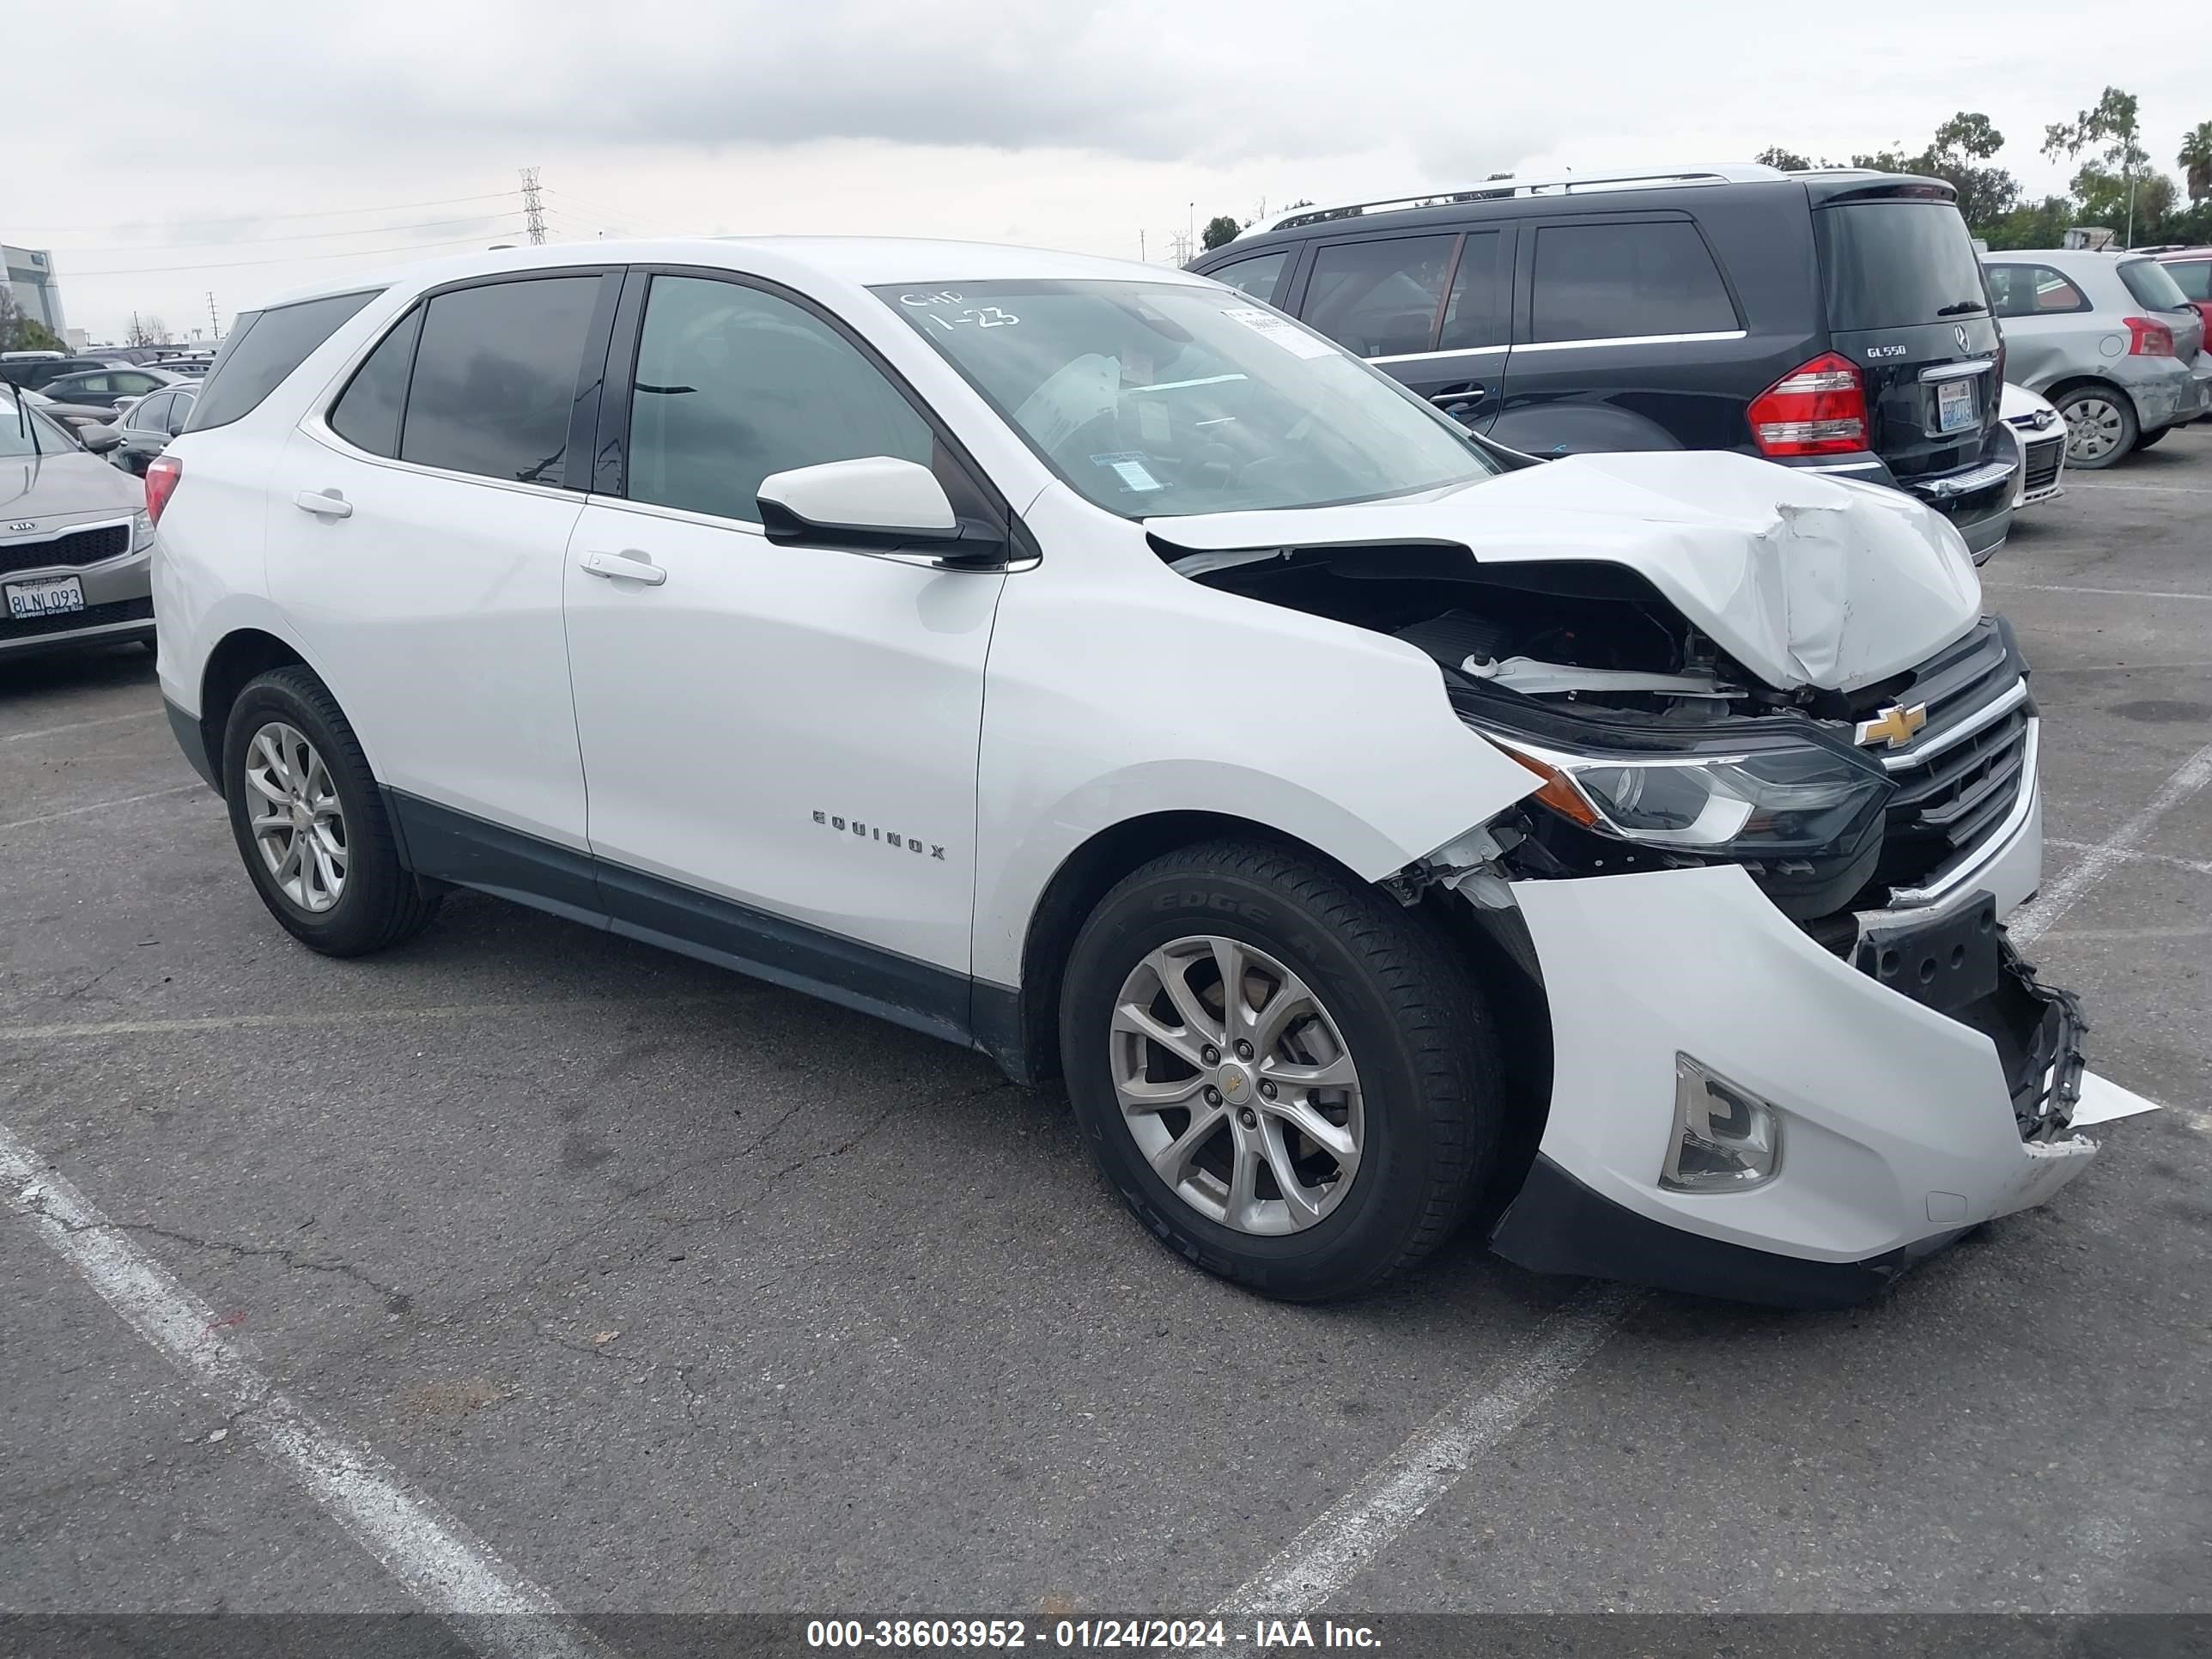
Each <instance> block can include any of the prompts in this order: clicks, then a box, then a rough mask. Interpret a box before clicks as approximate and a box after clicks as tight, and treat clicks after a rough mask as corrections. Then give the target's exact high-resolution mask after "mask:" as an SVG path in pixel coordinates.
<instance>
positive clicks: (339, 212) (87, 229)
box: [9, 190, 514, 246]
mask: <svg viewBox="0 0 2212 1659" xmlns="http://www.w3.org/2000/svg"><path fill="white" fill-rule="evenodd" d="M513 194H514V192H513V191H511V190H495V191H489V192H487V193H486V194H484V195H482V196H447V197H441V198H440V199H439V200H437V201H435V202H387V203H386V204H384V205H383V206H382V207H357V208H313V209H310V210H308V211H307V212H304V213H252V214H241V215H240V217H241V218H250V219H264V220H281V219H336V218H339V217H342V216H344V215H346V214H349V213H398V212H401V211H403V210H405V209H408V208H426V207H453V206H454V205H455V204H459V203H461V202H495V201H500V200H501V199H503V198H505V197H509V196H512V195H513ZM137 223H143V221H139V222H137ZM9 228H10V229H15V230H20V229H22V228H23V227H21V226H19V225H13V224H11V225H10V226H9ZM29 228H30V229H31V230H33V231H35V232H36V233H37V234H40V235H41V236H47V235H52V234H54V233H55V232H57V231H58V232H60V233H61V234H64V235H65V236H82V235H88V234H91V233H93V232H94V231H101V230H131V229H135V228H137V225H136V223H125V224H110V225H33V226H30V227H29ZM333 234H335V233H333ZM186 246H189V244H187V245H186Z"/></svg>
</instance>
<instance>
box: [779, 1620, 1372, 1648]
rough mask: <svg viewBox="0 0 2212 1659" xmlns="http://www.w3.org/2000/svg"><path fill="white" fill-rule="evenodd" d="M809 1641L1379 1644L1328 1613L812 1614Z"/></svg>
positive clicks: (826, 1644) (838, 1644) (879, 1644)
mask: <svg viewBox="0 0 2212 1659" xmlns="http://www.w3.org/2000/svg"><path fill="white" fill-rule="evenodd" d="M806 1645H807V1646H808V1647H810V1648H819V1649H833V1650H834V1649H838V1648H855V1649H858V1648H878V1649H882V1648H890V1649H894V1650H896V1649H906V1650H949V1649H957V1648H981V1649H985V1650H1001V1651H1006V1650H1013V1649H1018V1648H1026V1647H1031V1646H1035V1647H1040V1648H1079V1649H1085V1650H1090V1649H1100V1650H1103V1649H1109V1648H1113V1649H1123V1650H1128V1649H1135V1650H1193V1649H1222V1648H1229V1647H1241V1648H1246V1649H1249V1650H1256V1651H1260V1652H1267V1651H1272V1650H1283V1649H1291V1648H1338V1649H1342V1648H1364V1649H1373V1648H1376V1647H1377V1646H1379V1645H1380V1643H1379V1642H1378V1641H1377V1639H1376V1633H1375V1632H1374V1630H1373V1628H1372V1627H1371V1626H1366V1625H1353V1624H1339V1623H1337V1622H1336V1621H1335V1620H1326V1619H1324V1620H1317V1621H1316V1620H1306V1619H1288V1620H1285V1619H1255V1620H1253V1621H1252V1623H1251V1625H1250V1626H1249V1628H1247V1627H1243V1626H1232V1625H1231V1624H1230V1623H1229V1622H1228V1621H1227V1620H1221V1619H1060V1620H1054V1621H1053V1622H1052V1623H1051V1624H1049V1625H1048V1624H1045V1623H1043V1622H1042V1621H1040V1622H1038V1623H1036V1624H1035V1625H1032V1624H1030V1621H1029V1620H1025V1619H877V1620H860V1619H814V1620H808V1621H807V1625H806Z"/></svg>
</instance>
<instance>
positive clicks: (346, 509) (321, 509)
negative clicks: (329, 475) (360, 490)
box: [292, 489, 353, 519]
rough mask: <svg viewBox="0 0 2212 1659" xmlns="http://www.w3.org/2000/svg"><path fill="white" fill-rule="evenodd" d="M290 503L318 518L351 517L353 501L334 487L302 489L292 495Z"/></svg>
mask: <svg viewBox="0 0 2212 1659" xmlns="http://www.w3.org/2000/svg"><path fill="white" fill-rule="evenodd" d="M292 505H293V506H295V507H298V508H299V509H300V510H301V512H302V513H313V514H314V515H315V516H316V517H317V518H319V519H350V518H351V517H353V503H352V502H351V501H348V500H346V498H345V497H344V496H343V495H339V494H338V492H337V490H335V489H303V490H301V492H300V493H299V494H298V495H295V496H293V497H292Z"/></svg>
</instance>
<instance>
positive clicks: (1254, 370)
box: [875, 280, 1497, 519]
mask: <svg viewBox="0 0 2212 1659" xmlns="http://www.w3.org/2000/svg"><path fill="white" fill-rule="evenodd" d="M875 293H876V295H878V297H879V298H880V299H881V300H882V301H883V302H884V304H885V305H887V306H889V307H890V308H891V310H892V311H894V312H895V313H897V314H898V315H899V316H901V317H902V318H904V319H906V322H907V325H908V327H910V328H912V329H913V330H914V331H915V332H916V333H918V334H920V335H921V337H922V338H924V339H925V340H927V341H928V342H929V343H930V344H931V345H932V346H933V347H934V348H935V349H937V350H938V351H939V353H940V354H942V355H943V356H944V357H945V359H946V360H947V361H948V362H951V364H952V366H953V367H954V368H957V369H958V370H959V371H960V373H961V374H962V375H963V376H964V377H965V378H966V379H967V380H968V381H969V383H970V384H971V385H972V386H975V389H976V390H977V392H980V393H981V395H982V396H983V397H984V398H985V399H987V401H988V402H989V403H990V404H992V405H993V406H994V408H995V409H996V410H998V412H999V413H1000V415H1001V416H1004V417H1005V419H1006V422H1007V424H1008V425H1010V426H1012V428H1013V429H1014V430H1015V431H1016V432H1017V433H1018V434H1019V435H1020V436H1021V438H1022V440H1023V441H1024V442H1025V443H1027V444H1028V445H1029V447H1030V449H1032V450H1033V451H1035V452H1036V454H1037V455H1038V457H1039V458H1040V459H1042V460H1043V461H1044V462H1045V463H1046V464H1047V465H1049V466H1050V467H1051V468H1052V469H1053V470H1054V471H1055V472H1057V473H1058V474H1059V475H1060V477H1062V478H1065V479H1066V481H1067V482H1068V483H1069V484H1070V485H1071V486H1073V488H1074V489H1076V490H1077V491H1078V492H1079V494H1081V495H1083V496H1085V498H1086V499H1088V500H1089V501H1092V502H1094V503H1096V504H1097V505H1098V506H1100V507H1104V508H1105V509H1106V510H1107V511H1109V512H1110V513H1120V514H1121V515H1122V516H1123V517H1125V518H1131V519H1146V518H1155V517H1164V516H1169V515H1173V514H1178V513H1221V512H1230V511H1235V510H1243V509H1264V508H1269V507H1321V506H1328V505H1333V504H1335V503H1339V502H1345V501H1372V500H1377V499H1380V498H1383V497H1385V496H1390V495H1411V494H1413V492H1415V491H1417V490H1425V489H1439V488H1443V487H1445V486H1449V485H1456V484H1464V483H1474V482H1475V481H1476V480H1478V479H1481V478H1486V477H1491V476H1492V474H1493V473H1494V472H1495V471H1497V469H1496V467H1495V466H1494V465H1492V463H1491V462H1490V461H1488V460H1487V459H1486V458H1485V457H1484V456H1483V455H1482V454H1481V453H1480V451H1479V450H1477V449H1476V448H1475V447H1474V445H1473V444H1471V443H1470V442H1469V441H1468V438H1467V436H1466V435H1465V433H1464V432H1463V431H1462V428H1459V427H1458V426H1456V425H1455V424H1454V423H1453V422H1451V421H1449V419H1447V418H1446V417H1445V416H1443V415H1441V414H1439V413H1437V411H1436V410H1432V409H1431V408H1430V407H1429V406H1428V405H1427V404H1425V403H1424V402H1422V401H1421V400H1420V399H1419V398H1416V397H1415V396H1414V395H1413V393H1412V392H1407V390H1405V388H1403V387H1402V386H1399V385H1398V383H1397V382H1396V381H1395V380H1390V379H1389V377H1388V376H1386V375H1384V374H1382V373H1380V372H1379V371H1378V370H1376V369H1372V368H1369V367H1368V366H1367V365H1366V364H1364V363H1363V362H1360V361H1359V360H1358V358H1356V357H1353V356H1349V355H1348V354H1346V352H1343V351H1341V350H1340V349H1337V348H1336V347H1335V346H1334V345H1331V344H1330V343H1328V341H1327V340H1324V339H1322V338H1321V337H1319V336H1317V335H1315V334H1312V333H1310V332H1309V331H1306V330H1305V329H1303V328H1301V327H1299V326H1298V325H1297V324H1296V323H1293V322H1291V321H1290V320H1288V319H1285V318H1283V317H1280V316H1278V315H1277V314H1276V313H1273V312H1272V311H1268V310H1266V309H1264V308H1263V307H1260V306H1256V305H1253V304H1250V303H1249V302H1247V301H1245V300H1243V298H1242V297H1241V296H1240V295H1235V294H1225V293H1223V292H1222V291H1221V290H1220V289H1218V288H1214V287H1212V286H1210V285H1207V286H1202V287H1201V286H1197V285H1193V284H1188V283H1148V282H1088V281H1042V280H1040V281H1029V282H994V283H962V282H957V281H955V282H951V283H939V284H920V283H917V284H912V285H905V286H899V287H883V288H878V289H875Z"/></svg>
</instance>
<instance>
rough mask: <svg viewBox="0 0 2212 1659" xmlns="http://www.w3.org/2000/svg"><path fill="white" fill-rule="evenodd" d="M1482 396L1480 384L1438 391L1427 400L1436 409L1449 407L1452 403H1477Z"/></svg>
mask: <svg viewBox="0 0 2212 1659" xmlns="http://www.w3.org/2000/svg"><path fill="white" fill-rule="evenodd" d="M1482 397H1483V388H1482V387H1481V386H1462V387H1460V389H1459V390H1458V391H1456V392H1437V394H1436V395H1435V396H1433V397H1431V398H1430V399H1429V401H1430V402H1431V403H1432V404H1435V405H1436V406H1437V408H1438V409H1449V408H1450V407H1451V406H1452V405H1453V404H1479V403H1480V402H1481V401H1482Z"/></svg>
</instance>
